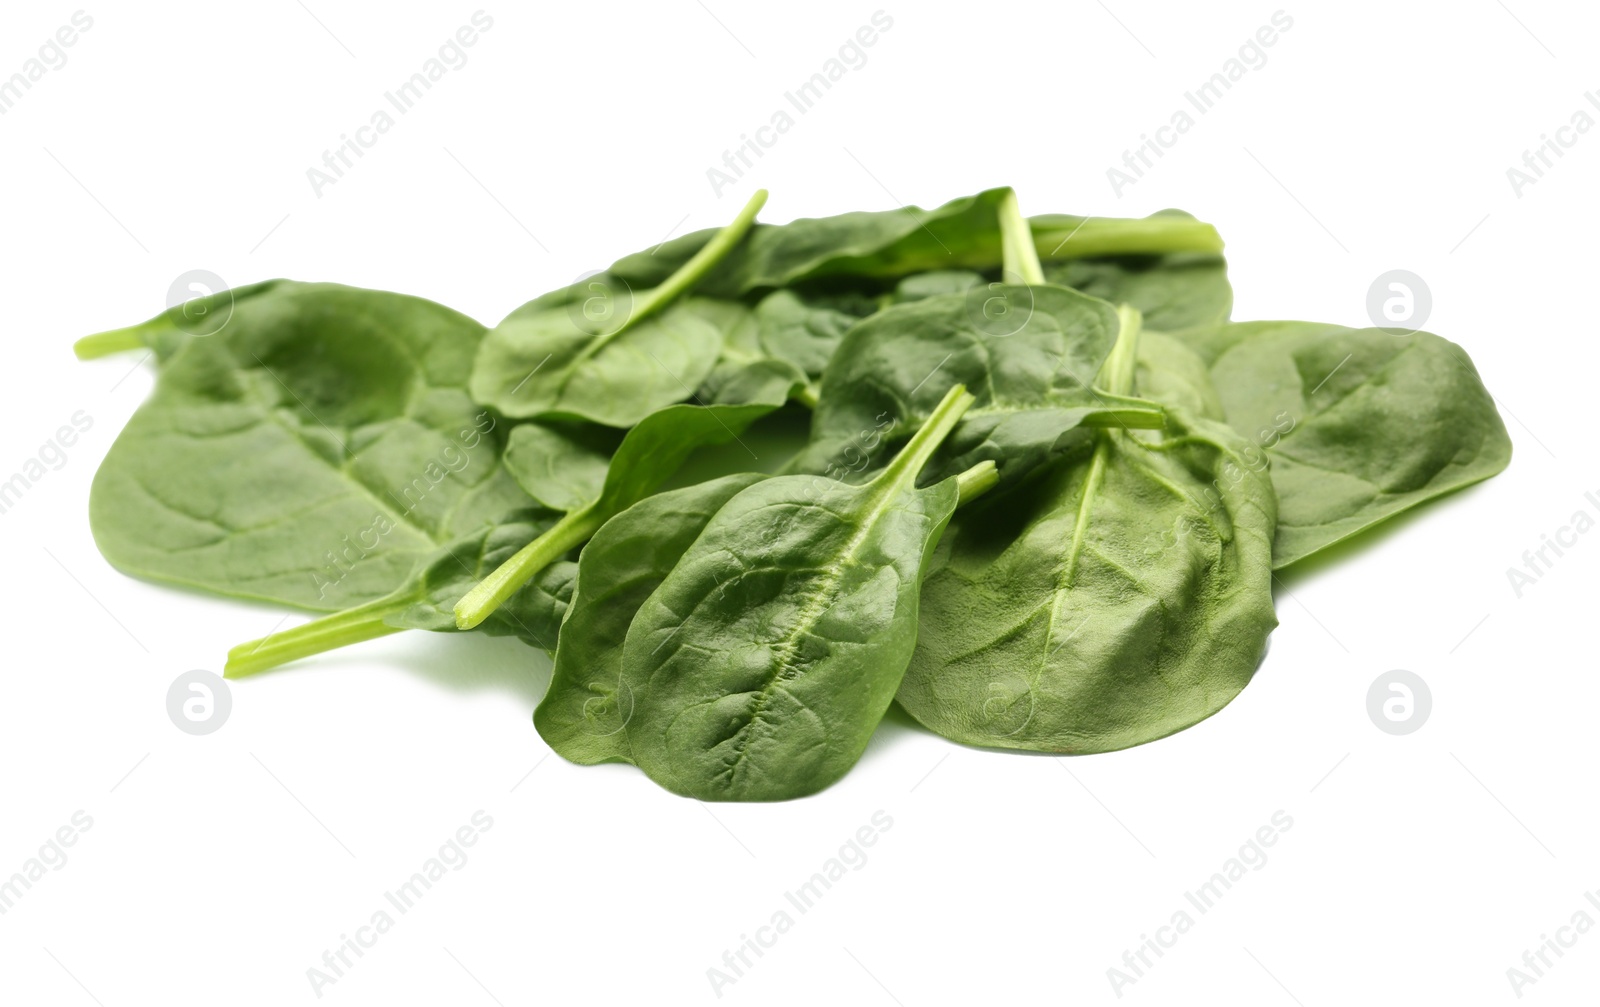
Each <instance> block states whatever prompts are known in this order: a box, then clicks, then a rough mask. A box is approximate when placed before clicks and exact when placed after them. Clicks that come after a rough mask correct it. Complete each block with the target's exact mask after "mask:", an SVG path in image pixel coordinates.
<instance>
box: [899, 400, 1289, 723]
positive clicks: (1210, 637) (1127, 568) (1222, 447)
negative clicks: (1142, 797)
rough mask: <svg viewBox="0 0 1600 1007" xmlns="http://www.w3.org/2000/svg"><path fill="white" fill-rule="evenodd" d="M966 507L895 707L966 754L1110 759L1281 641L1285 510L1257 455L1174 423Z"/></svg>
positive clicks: (1232, 438)
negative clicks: (1256, 463) (1251, 458)
mask: <svg viewBox="0 0 1600 1007" xmlns="http://www.w3.org/2000/svg"><path fill="white" fill-rule="evenodd" d="M1099 438H1100V442H1099V444H1098V445H1097V446H1096V447H1095V449H1094V450H1093V451H1092V452H1089V453H1087V454H1085V455H1082V456H1080V457H1078V458H1076V459H1071V460H1063V461H1058V462H1057V463H1055V464H1054V465H1052V466H1051V467H1050V468H1048V469H1046V470H1041V471H1039V472H1037V473H1035V475H1034V477H1033V478H1031V479H1030V480H1029V481H1028V482H1026V483H1024V484H1023V485H1021V486H1019V487H1017V488H1016V489H1015V490H1014V491H1012V492H1008V493H996V494H991V495H990V496H988V497H985V498H983V499H980V500H978V501H976V502H975V503H973V504H972V505H970V506H968V507H963V508H962V510H961V511H960V512H959V513H958V514H957V516H956V518H955V519H954V520H952V521H951V524H950V528H949V529H948V530H947V531H946V533H945V537H944V540H943V541H942V543H941V545H940V547H939V549H938V550H937V553H936V555H935V558H934V561H933V564H932V569H931V570H930V572H929V574H928V578H927V580H926V581H925V583H924V585H923V611H922V619H921V623H920V625H921V633H920V636H919V637H918V640H917V648H916V653H915V655H914V656H913V658H912V660H911V666H910V668H909V669H908V670H907V672H906V677H905V681H904V682H903V683H902V684H901V687H900V693H899V697H898V698H899V701H900V703H901V705H903V706H904V707H905V708H906V710H907V711H909V712H910V713H911V715H912V716H914V717H916V718H917V720H919V721H921V722H922V723H923V724H925V725H927V726H928V727H929V728H931V729H933V730H934V731H937V732H938V733H940V734H942V735H944V736H945V737H948V738H951V739H953V740H955V741H960V742H964V743H966V744H972V745H985V746H993V747H999V748H1019V749H1028V750H1033V751H1047V752H1073V753H1083V752H1103V751H1110V750H1113V749H1118V748H1126V747H1128V746H1130V745H1137V744H1141V743H1143V742H1147V741H1153V740H1155V739H1157V738H1161V737H1164V736H1166V735H1168V734H1172V733H1173V732H1175V731H1179V730H1182V729H1183V728H1185V727H1188V726H1190V725H1191V724H1194V723H1196V722H1197V721H1199V720H1202V719H1204V718H1205V717H1208V716H1210V715H1211V714H1213V713H1215V712H1216V711H1217V710H1219V709H1221V708H1222V707H1223V706H1224V705H1225V704H1226V703H1227V702H1228V701H1229V700H1230V699H1232V698H1233V697H1234V696H1235V695H1236V694H1237V693H1238V692H1239V690H1241V689H1242V688H1244V686H1245V684H1246V683H1248V682H1249V680H1250V678H1251V675H1252V674H1253V673H1254V672H1255V669H1256V666H1257V664H1258V663H1259V661H1260V659H1261V657H1262V654H1263V648H1264V646H1265V644H1266V639H1267V635H1268V633H1269V632H1270V631H1271V630H1272V628H1273V626H1275V625H1276V623H1277V619H1276V617H1275V616H1274V614H1273V608H1272V590H1271V578H1272V570H1271V544H1272V530H1273V520H1274V510H1275V506H1274V505H1275V501H1274V498H1273V494H1272V488H1271V485H1270V484H1269V482H1268V480H1267V477H1266V475H1265V473H1264V472H1262V471H1259V470H1256V469H1251V468H1250V467H1248V465H1246V464H1245V461H1244V455H1243V452H1244V450H1245V449H1246V448H1247V447H1248V444H1247V443H1245V442H1244V441H1242V440H1241V439H1240V438H1239V436H1238V435H1237V434H1235V433H1234V432H1233V431H1232V430H1231V429H1229V428H1227V427H1225V426H1223V425H1222V424H1219V423H1213V422H1210V421H1206V420H1200V419H1196V420H1193V421H1191V422H1185V421H1183V420H1181V419H1180V418H1178V417H1177V416H1176V415H1175V416H1174V417H1173V418H1172V419H1171V428H1170V429H1169V431H1167V432H1166V433H1165V434H1164V435H1145V434H1144V433H1143V432H1141V433H1138V434H1129V433H1125V432H1123V431H1120V430H1113V431H1104V432H1102V433H1100V435H1099Z"/></svg>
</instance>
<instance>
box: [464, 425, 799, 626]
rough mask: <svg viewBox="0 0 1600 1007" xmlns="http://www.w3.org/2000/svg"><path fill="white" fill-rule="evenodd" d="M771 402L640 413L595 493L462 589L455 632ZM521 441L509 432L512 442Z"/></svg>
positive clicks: (511, 460) (509, 459)
mask: <svg viewBox="0 0 1600 1007" xmlns="http://www.w3.org/2000/svg"><path fill="white" fill-rule="evenodd" d="M778 404H779V403H749V404H743V405H709V406H688V405H676V406H668V407H667V408H665V409H661V410H659V411H657V412H654V413H651V414H650V415H649V416H646V417H645V418H644V419H643V420H641V421H640V422H639V424H638V426H636V427H634V428H633V429H632V430H629V431H628V433H627V435H626V436H624V437H623V438H622V443H621V444H620V445H618V447H617V451H616V454H614V455H612V457H611V463H610V465H609V466H608V467H607V469H606V477H605V482H604V483H603V484H602V485H601V488H600V491H599V493H598V495H596V496H595V497H594V498H593V499H591V500H589V501H588V502H587V503H585V504H584V505H582V506H581V507H576V508H574V509H572V510H569V511H567V513H566V514H565V515H564V516H563V517H562V518H561V519H560V520H559V521H557V522H556V523H555V524H554V525H553V526H551V528H550V529H549V530H548V531H546V532H545V533H544V534H542V535H540V536H539V537H538V538H536V539H534V540H533V541H532V542H529V543H528V544H527V545H526V546H525V547H523V548H522V549H520V550H519V551H518V552H517V553H516V554H515V555H514V556H512V557H510V558H509V559H507V560H506V561H505V562H504V563H502V564H500V565H499V566H498V567H496V568H495V569H494V571H493V572H492V573H490V574H489V575H488V576H487V577H485V578H484V579H483V580H482V582H480V583H479V584H478V585H477V586H476V587H474V588H473V589H472V590H471V591H470V592H468V593H467V595H466V597H464V598H462V599H461V601H460V602H459V603H457V605H456V607H455V614H456V624H457V625H458V626H459V627H460V628H462V629H471V628H472V627H474V626H476V625H478V624H479V623H480V622H482V621H483V620H484V619H485V618H487V617H488V615H489V614H490V613H492V612H493V611H494V610H495V609H496V608H498V607H499V606H500V605H501V604H502V603H503V602H504V601H505V600H506V599H507V598H509V597H510V596H511V595H512V594H513V593H514V592H515V591H516V590H517V589H518V588H520V587H521V586H522V585H523V584H525V583H527V582H528V580H529V579H530V578H532V577H533V575H534V574H536V573H538V572H539V571H540V570H542V569H544V568H545V567H546V566H547V565H549V564H550V563H551V562H553V561H554V560H556V559H558V558H559V557H560V556H562V555H564V554H565V553H566V552H567V551H568V550H570V549H572V548H574V547H576V546H578V545H581V544H582V543H584V542H585V541H587V540H588V539H589V537H590V536H592V535H593V534H594V533H595V532H596V531H597V530H599V528H600V526H601V525H602V524H604V523H605V522H606V521H607V520H608V519H610V518H611V517H612V516H613V515H615V514H617V513H619V512H621V511H622V510H624V509H626V508H628V507H630V506H632V505H633V504H635V503H637V502H638V501H640V500H642V499H644V498H645V497H647V496H649V495H650V494H651V493H654V492H655V491H656V490H657V489H658V488H659V487H660V486H661V484H662V483H663V482H664V481H666V479H667V478H668V477H670V476H671V475H672V474H673V473H674V472H675V471H677V469H678V467H679V466H680V465H682V464H683V462H684V460H685V459H687V458H688V457H689V455H690V454H691V453H692V452H693V451H694V450H695V449H696V448H699V447H702V446H705V445H711V444H724V443H727V442H728V441H733V440H737V439H738V437H739V434H740V433H742V432H743V431H744V429H745V428H746V427H748V426H749V425H750V424H751V423H754V422H755V421H756V420H758V419H760V418H761V417H762V416H765V415H767V414H768V413H770V412H772V411H773V410H774V409H776V408H777V406H778ZM523 436H524V435H522V434H519V433H517V432H516V431H513V432H512V439H513V440H517V439H519V438H521V437H523ZM522 457H523V456H522V455H521V454H519V453H508V454H507V456H506V463H507V465H508V466H510V465H515V464H517V463H518V461H519V460H520V459H521V458H522ZM537 477H538V472H532V473H528V472H524V473H521V474H520V475H519V476H518V478H519V480H520V481H523V482H531V481H532V480H534V479H536V478H537Z"/></svg>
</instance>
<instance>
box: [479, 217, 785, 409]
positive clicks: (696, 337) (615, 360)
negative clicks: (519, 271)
mask: <svg viewBox="0 0 1600 1007" xmlns="http://www.w3.org/2000/svg"><path fill="white" fill-rule="evenodd" d="M764 202H766V190H761V191H759V192H757V193H756V195H755V196H754V197H753V198H752V199H751V200H750V202H749V203H748V204H746V205H745V208H744V209H743V210H741V211H740V212H739V215H738V216H737V217H736V218H734V220H733V222H732V223H730V224H729V225H728V226H727V227H724V228H723V229H721V230H720V231H718V232H717V233H716V235H715V236H714V237H712V238H711V239H710V240H709V241H706V242H704V243H703V245H702V247H701V248H700V249H699V250H698V251H697V252H696V253H695V254H694V255H693V256H692V257H691V258H689V259H688V260H687V261H686V262H684V263H683V264H682V265H681V266H680V267H679V268H678V269H677V270H676V271H674V272H673V273H672V274H670V275H669V276H667V277H666V278H664V279H663V280H662V281H661V283H660V285H659V286H656V287H653V288H651V289H648V290H643V291H640V292H639V293H638V294H637V295H636V296H635V295H633V294H631V293H629V292H628V291H627V290H622V291H620V292H619V291H617V290H613V289H611V288H610V286H609V285H605V284H602V286H603V287H604V289H602V290H601V291H600V292H599V293H598V294H596V296H595V297H594V298H590V299H585V300H579V298H580V297H582V296H583V294H582V291H583V288H584V287H585V286H587V285H588V284H578V285H575V287H569V288H567V289H566V290H565V291H558V292H556V293H555V294H553V295H546V296H545V297H542V298H539V299H537V300H534V301H531V302H529V303H528V304H525V305H523V306H522V307H521V308H518V309H517V310H516V311H513V312H512V313H511V314H510V315H509V316H508V317H507V318H506V320H505V321H503V322H501V323H500V324H499V325H498V326H496V327H495V328H494V330H493V331H491V332H490V333H489V335H488V337H487V338H486V339H484V341H483V345H482V348H481V349H480V351H479V353H478V359H477V362H476V364H475V366H474V368H473V372H472V384H471V388H472V395H473V397H474V398H475V399H477V400H478V401H479V402H482V403H484V404H486V405H490V406H493V407H494V408H496V409H498V410H500V411H501V412H502V413H504V414H505V415H507V416H510V417H514V418H518V419H524V418H528V417H555V418H563V419H578V420H588V421H590V422H594V423H602V424H606V425H608V426H616V427H627V426H631V425H633V424H634V423H637V422H638V421H639V420H641V419H643V418H644V417H645V416H647V415H649V414H650V413H652V412H654V411H655V410H657V409H659V408H661V407H662V406H665V405H669V404H671V403H673V402H679V401H681V400H683V399H686V398H688V397H689V396H690V395H692V394H693V393H694V390H695V388H696V387H697V386H698V385H699V384H700V382H701V381H703V380H705V377H706V375H707V374H709V373H710V371H711V368H712V365H713V364H715V363H716V360H717V356H718V353H719V351H720V349H721V346H722V338H723V333H722V331H721V330H720V329H719V328H718V327H717V325H716V320H717V319H718V318H720V317H722V315H721V311H720V309H719V307H718V306H717V305H716V304H715V303H711V304H697V303H696V300H695V299H693V298H690V299H688V300H686V301H683V302H681V303H676V304H674V303H673V302H674V300H676V299H677V298H678V297H679V296H680V295H682V294H683V293H684V292H686V291H687V290H689V289H690V288H691V287H693V286H694V285H695V284H696V282H698V281H699V280H700V278H701V277H702V276H703V275H704V274H705V272H706V270H708V269H710V268H711V267H712V266H713V265H714V264H715V263H716V262H717V261H718V260H719V259H720V258H722V257H723V256H725V255H727V254H728V252H729V251H730V250H731V249H732V248H733V247H734V246H735V245H737V244H738V243H739V241H740V240H741V239H742V238H743V237H744V235H745V232H746V231H747V230H748V229H749V227H750V224H751V222H752V221H754V219H755V215H756V213H757V211H759V210H760V209H761V205H762V204H763V203H764ZM590 282H591V283H595V284H600V283H601V281H599V280H595V281H590ZM596 303H598V304H599V305H600V307H599V308H598V309H596V308H595V307H594V305H595V304H596Z"/></svg>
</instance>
